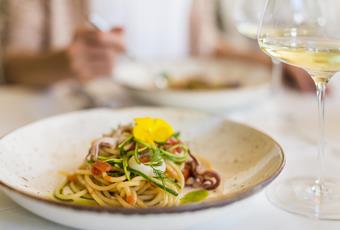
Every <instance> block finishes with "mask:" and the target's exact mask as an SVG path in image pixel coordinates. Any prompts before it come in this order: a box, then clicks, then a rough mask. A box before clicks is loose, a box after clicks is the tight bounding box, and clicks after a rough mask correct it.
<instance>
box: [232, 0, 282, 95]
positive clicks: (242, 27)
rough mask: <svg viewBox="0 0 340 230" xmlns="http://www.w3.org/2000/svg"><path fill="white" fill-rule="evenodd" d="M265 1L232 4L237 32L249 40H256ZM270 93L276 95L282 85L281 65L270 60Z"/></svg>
mask: <svg viewBox="0 0 340 230" xmlns="http://www.w3.org/2000/svg"><path fill="white" fill-rule="evenodd" d="M265 3H266V0H236V1H235V2H234V8H233V9H234V11H233V12H234V13H233V21H234V24H235V26H236V29H237V31H238V32H239V33H240V34H241V35H243V36H245V37H246V38H249V39H251V40H256V39H257V32H258V25H259V21H260V19H261V14H262V11H263V8H264V5H265ZM272 63H273V69H272V93H274V94H276V93H277V92H278V91H280V89H281V84H282V72H283V68H282V64H281V62H280V61H278V60H277V59H275V58H274V57H273V58H272Z"/></svg>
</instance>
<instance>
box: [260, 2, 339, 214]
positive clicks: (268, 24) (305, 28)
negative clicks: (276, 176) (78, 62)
mask: <svg viewBox="0 0 340 230" xmlns="http://www.w3.org/2000/svg"><path fill="white" fill-rule="evenodd" d="M337 6H339V7H340V4H339V1H337V0H322V1H321V0H315V1H310V0H288V1H287V0H267V2H266V6H265V10H264V13H263V15H262V19H261V23H260V27H259V30H258V42H259V45H260V47H261V49H262V50H263V51H264V52H265V53H267V54H268V55H269V56H271V57H272V58H275V59H277V60H280V61H282V62H284V63H287V64H290V65H294V66H297V67H300V68H303V69H305V70H306V71H307V72H308V73H309V74H310V76H311V77H312V78H313V80H314V82H315V85H316V88H317V99H318V117H319V131H318V134H319V144H318V154H317V163H318V168H316V169H315V172H316V173H315V174H316V175H314V177H302V178H289V179H286V180H285V181H282V182H280V183H277V184H276V185H274V186H273V187H272V188H271V189H270V190H269V191H268V193H267V195H268V198H269V200H270V201H271V202H272V203H274V204H275V205H277V206H279V207H281V208H283V209H285V210H287V211H290V212H293V213H297V214H301V215H305V216H309V217H316V218H319V219H333V220H337V219H340V183H339V182H338V181H336V180H331V179H330V178H328V177H326V176H325V175H324V172H325V171H326V170H327V165H325V134H324V132H325V131H324V118H325V109H324V101H325V91H326V85H327V83H328V82H329V80H330V79H331V77H332V76H333V75H334V74H335V73H336V72H338V71H340V29H339V26H338V25H337V24H338V23H339V21H340V14H338V12H337V9H339V8H338V7H337ZM313 173H314V172H313Z"/></svg>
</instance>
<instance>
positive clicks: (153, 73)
mask: <svg viewBox="0 0 340 230" xmlns="http://www.w3.org/2000/svg"><path fill="white" fill-rule="evenodd" d="M164 73H165V74H166V75H168V76H171V79H175V80H179V79H181V80H184V79H186V78H189V77H192V76H193V75H200V76H203V77H205V78H206V79H205V81H207V82H209V81H211V82H217V81H218V82H221V83H228V82H230V83H232V84H233V83H235V82H236V83H238V84H239V86H238V87H235V88H220V89H200V90H188V89H176V90H175V89H171V88H165V89H159V88H157V87H156V84H155V82H156V81H157V79H158V78H159V77H160V76H161V75H162V74H164ZM114 79H115V81H116V82H118V83H119V84H120V85H122V86H123V87H124V88H125V89H126V90H127V91H128V93H129V94H131V95H132V96H134V97H135V98H136V99H138V100H141V101H143V102H147V103H150V104H155V105H162V106H175V107H185V108H192V109H199V110H206V111H216V110H228V109H232V108H235V107H244V106H249V105H251V104H253V103H254V102H257V101H259V100H261V99H264V98H266V97H268V95H269V93H270V85H271V71H270V70H269V69H268V68H267V67H265V66H262V65H258V64H254V63H250V62H246V61H241V60H236V59H235V60H231V59H186V60H180V61H153V62H137V61H124V62H120V63H119V64H118V66H117V68H116V69H115V72H114Z"/></svg>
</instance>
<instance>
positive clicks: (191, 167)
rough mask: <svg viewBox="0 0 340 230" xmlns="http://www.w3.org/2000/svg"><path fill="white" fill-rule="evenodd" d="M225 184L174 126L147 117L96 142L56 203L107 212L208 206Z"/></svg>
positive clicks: (56, 194) (62, 186)
mask: <svg viewBox="0 0 340 230" xmlns="http://www.w3.org/2000/svg"><path fill="white" fill-rule="evenodd" d="M202 162H203V161H202ZM219 184H220V176H219V175H218V173H216V172H215V171H213V170H212V169H211V168H210V166H209V165H208V164H201V162H200V161H199V160H198V158H197V157H195V156H194V155H193V154H192V152H191V151H190V149H189V147H188V146H187V145H186V144H185V143H184V142H183V141H182V140H181V139H180V134H179V133H178V132H175V131H174V129H173V128H172V127H171V125H170V124H168V123H167V122H166V121H164V120H162V119H158V118H150V117H143V118H136V119H134V123H132V124H127V125H120V126H118V128H117V129H115V130H113V131H112V132H110V133H108V134H104V135H103V136H102V137H101V138H99V139H96V140H94V141H93V142H92V144H91V147H90V149H89V153H88V155H87V156H86V159H85V161H84V162H83V164H82V165H81V166H80V167H79V168H78V169H77V170H76V171H74V172H72V173H67V175H66V179H65V180H64V181H63V182H62V183H61V184H60V186H58V187H57V188H56V189H55V191H54V197H55V198H57V199H58V200H61V201H65V202H74V203H77V204H83V205H99V206H103V207H124V208H132V207H136V208H147V207H172V206H177V205H180V204H187V203H193V202H200V201H203V200H204V199H206V198H207V197H208V195H209V191H213V190H216V189H217V188H218V186H219Z"/></svg>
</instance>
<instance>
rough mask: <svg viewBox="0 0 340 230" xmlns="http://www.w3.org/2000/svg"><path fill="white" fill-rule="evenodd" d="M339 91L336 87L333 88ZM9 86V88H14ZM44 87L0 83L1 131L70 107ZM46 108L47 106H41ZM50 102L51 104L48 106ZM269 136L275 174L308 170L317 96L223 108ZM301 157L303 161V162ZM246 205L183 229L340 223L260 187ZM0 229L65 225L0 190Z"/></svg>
mask: <svg viewBox="0 0 340 230" xmlns="http://www.w3.org/2000/svg"><path fill="white" fill-rule="evenodd" d="M332 86H333V88H332V92H331V94H330V95H329V97H328V100H327V101H328V103H327V112H328V113H327V140H328V143H329V145H328V146H329V147H328V156H329V158H330V159H331V160H330V161H331V162H333V166H334V167H333V168H332V167H330V172H331V173H333V174H334V173H337V175H340V173H339V172H338V171H336V170H337V168H338V167H337V165H336V164H338V163H337V162H340V144H338V137H339V136H340V106H339V105H340V90H338V89H340V78H339V80H337V79H334V82H332ZM337 91H339V93H337ZM13 92H14V93H13ZM48 95H49V93H47V92H44V93H36V92H29V93H28V92H27V91H25V90H22V89H16V88H11V89H8V88H0V108H1V113H0V135H3V134H5V133H6V132H8V131H9V130H11V129H13V128H15V127H18V126H20V125H22V124H25V123H27V122H30V121H32V120H36V119H39V118H41V117H43V116H48V115H51V114H54V113H60V112H64V111H69V110H71V109H72V107H70V105H67V106H65V105H62V103H61V102H60V101H58V100H56V98H55V97H51V96H48ZM48 105H49V107H48V108H49V110H48V111H46V109H43V108H46V106H48ZM51 105H53V106H51ZM225 116H226V117H229V118H231V119H234V120H238V121H242V122H245V123H247V124H250V125H251V126H254V127H256V128H258V129H260V130H262V131H264V132H266V133H268V134H270V135H271V136H273V137H274V138H275V139H276V140H277V141H278V142H279V143H280V144H281V145H282V146H283V148H284V150H285V153H286V157H287V164H286V167H285V169H284V171H283V173H282V174H281V175H280V176H279V178H278V180H280V179H282V178H284V177H286V176H290V175H304V174H309V175H311V172H313V167H314V166H315V155H316V148H315V146H314V144H315V143H316V140H317V123H316V121H317V117H316V101H315V98H314V95H301V94H297V93H294V92H290V91H287V92H286V91H285V92H282V93H281V95H279V96H277V97H276V98H268V100H267V101H264V102H262V103H261V104H258V105H254V106H253V107H252V108H244V109H238V110H237V111H232V112H228V113H226V114H225ZM302 162H303V163H302ZM247 202H248V203H249V204H247V209H248V210H247V211H246V212H245V210H237V213H235V215H234V216H233V218H228V216H225V218H223V219H219V220H216V221H215V222H213V223H207V224H206V225H203V226H195V227H193V228H192V229H188V230H194V229H195V230H200V229H202V230H203V229H208V228H209V229H217V230H219V229H221V230H222V229H259V230H260V229H261V230H265V229H276V230H280V229H282V230H286V229H309V230H313V229H315V230H316V229H320V230H321V229H322V230H323V229H327V230H332V229H334V230H335V229H340V221H339V222H336V221H318V220H312V219H307V218H303V217H300V216H297V215H293V214H289V213H287V212H284V211H282V210H280V209H278V208H276V207H274V206H272V205H271V204H270V203H269V202H268V200H267V199H266V196H265V192H260V193H259V194H258V195H256V196H253V197H251V198H249V199H248V200H247ZM0 229H11V230H16V229H32V230H40V229H41V230H42V229H44V230H46V229H53V230H55V229H67V228H66V227H63V226H60V225H57V224H54V223H51V222H49V221H46V220H44V219H41V218H40V217H37V216H35V215H34V214H31V213H29V212H28V211H26V210H24V209H22V208H21V207H19V206H18V205H16V204H15V203H14V202H12V201H11V200H10V199H9V198H7V197H6V196H5V195H3V194H2V193H0Z"/></svg>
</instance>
